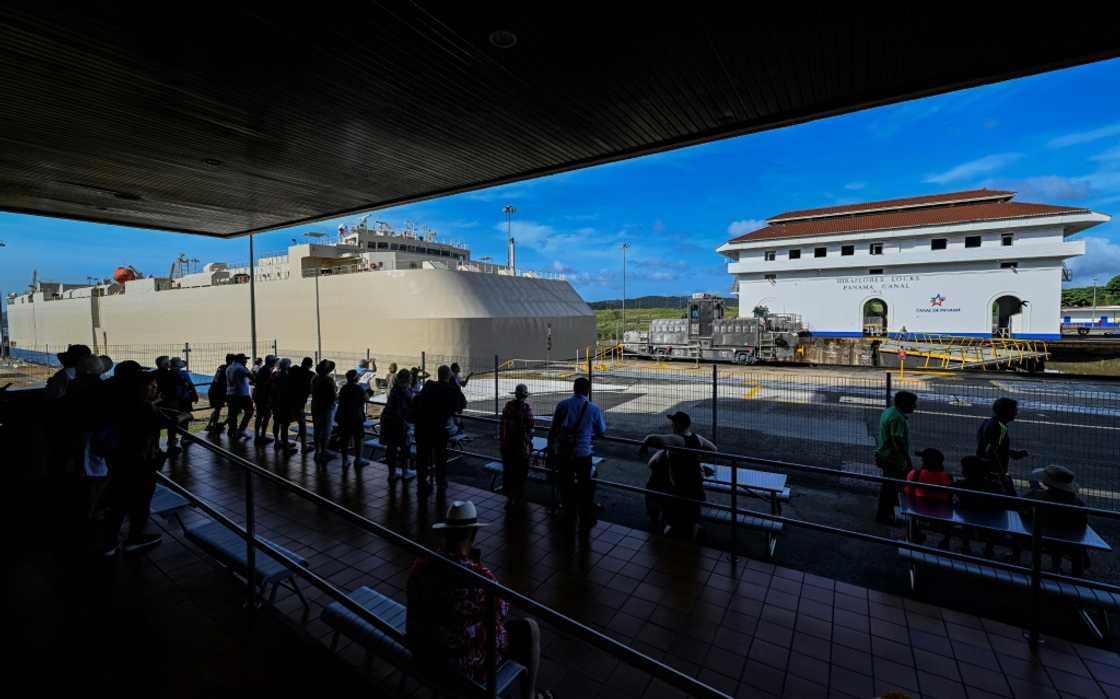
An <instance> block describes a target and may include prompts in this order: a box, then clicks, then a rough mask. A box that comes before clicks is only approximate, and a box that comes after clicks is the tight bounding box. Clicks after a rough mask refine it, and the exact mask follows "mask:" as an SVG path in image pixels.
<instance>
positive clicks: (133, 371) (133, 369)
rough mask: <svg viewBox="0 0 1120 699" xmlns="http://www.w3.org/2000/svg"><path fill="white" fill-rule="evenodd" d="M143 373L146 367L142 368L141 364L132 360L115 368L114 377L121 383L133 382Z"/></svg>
mask: <svg viewBox="0 0 1120 699" xmlns="http://www.w3.org/2000/svg"><path fill="white" fill-rule="evenodd" d="M143 373H144V367H142V366H140V362H134V361H132V360H131V359H126V360H124V361H123V362H121V363H120V364H118V365H116V366H115V367H113V376H115V377H117V378H118V379H120V380H121V381H131V380H132V379H135V378H136V377H137V376H139V375H140V374H143Z"/></svg>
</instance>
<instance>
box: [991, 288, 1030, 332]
mask: <svg viewBox="0 0 1120 699" xmlns="http://www.w3.org/2000/svg"><path fill="white" fill-rule="evenodd" d="M1024 305H1025V302H1024V301H1023V300H1021V299H1020V298H1019V297H1018V296H1010V295H1008V296H1000V297H999V298H997V299H996V300H995V301H993V302H992V337H1011V330H1012V328H1011V322H1012V320H1011V319H1012V318H1013V317H1014V316H1017V315H1019V314H1020V313H1022V312H1023V306H1024Z"/></svg>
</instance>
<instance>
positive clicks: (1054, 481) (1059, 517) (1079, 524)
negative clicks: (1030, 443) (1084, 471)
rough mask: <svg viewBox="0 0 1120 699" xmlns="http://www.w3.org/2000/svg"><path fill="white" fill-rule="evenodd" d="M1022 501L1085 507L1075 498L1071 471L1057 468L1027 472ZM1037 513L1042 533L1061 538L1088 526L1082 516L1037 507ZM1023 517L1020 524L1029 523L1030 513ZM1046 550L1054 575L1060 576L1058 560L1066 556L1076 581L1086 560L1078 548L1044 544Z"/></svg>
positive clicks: (1086, 555) (1083, 514) (1069, 545)
mask: <svg viewBox="0 0 1120 699" xmlns="http://www.w3.org/2000/svg"><path fill="white" fill-rule="evenodd" d="M1023 497H1025V498H1029V499H1031V500H1039V501H1041V502H1052V503H1057V504H1061V505H1075V506H1077V507H1085V501H1084V500H1082V499H1081V497H1080V495H1079V491H1078V488H1077V480H1076V477H1075V476H1074V473H1073V471H1071V470H1070V469H1068V468H1066V467H1065V466H1059V465H1057V464H1051V465H1050V466H1047V467H1046V468H1038V469H1035V470H1034V471H1031V477H1030V490H1028V491H1027V492H1026V493H1025V494H1024V495H1023ZM1038 509H1039V515H1040V516H1041V517H1042V522H1043V529H1044V531H1046V530H1049V531H1051V532H1054V533H1055V534H1058V533H1060V536H1062V538H1072V537H1077V536H1080V534H1081V533H1082V532H1084V531H1085V527H1087V526H1088V525H1089V517H1088V515H1086V514H1085V513H1084V512H1077V511H1072V512H1071V511H1069V510H1064V509H1058V508H1041V507H1040V508H1038ZM1023 515H1024V520H1026V521H1027V522H1028V523H1029V522H1030V521H1031V511H1030V510H1027V511H1026V512H1024V513H1023ZM1046 549H1047V551H1048V552H1049V553H1050V565H1051V568H1052V570H1053V571H1054V572H1055V573H1058V572H1061V568H1062V556H1069V558H1070V563H1071V566H1072V568H1073V574H1074V576H1078V577H1079V576H1081V574H1082V573H1084V572H1085V567H1086V565H1087V564H1088V562H1089V556H1088V554H1087V553H1086V552H1085V550H1084V549H1083V548H1082V547H1080V546H1076V545H1072V544H1058V543H1051V542H1047V544H1046Z"/></svg>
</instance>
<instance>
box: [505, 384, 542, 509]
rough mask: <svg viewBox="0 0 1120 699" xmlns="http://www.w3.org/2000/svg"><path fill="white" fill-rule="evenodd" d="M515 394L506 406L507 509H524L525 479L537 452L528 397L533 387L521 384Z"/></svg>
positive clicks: (531, 410)
mask: <svg viewBox="0 0 1120 699" xmlns="http://www.w3.org/2000/svg"><path fill="white" fill-rule="evenodd" d="M513 396H514V397H513V400H511V401H509V402H508V403H506V407H505V408H504V409H503V410H502V422H501V430H500V431H501V449H502V481H503V486H504V489H505V492H506V498H507V500H506V509H507V510H514V509H518V510H520V509H524V507H525V481H526V480H527V479H528V478H529V461H530V459H531V458H532V455H533V424H534V418H533V408H532V407H531V406H530V405H529V401H528V400H526V399H527V398H528V397H529V387H528V386H526V385H525V384H523V383H519V384H517V387H516V388H514V389H513Z"/></svg>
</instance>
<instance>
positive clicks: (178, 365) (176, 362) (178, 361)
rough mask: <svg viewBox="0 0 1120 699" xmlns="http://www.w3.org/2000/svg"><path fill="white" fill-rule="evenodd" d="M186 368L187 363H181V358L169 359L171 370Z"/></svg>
mask: <svg viewBox="0 0 1120 699" xmlns="http://www.w3.org/2000/svg"><path fill="white" fill-rule="evenodd" d="M186 366H187V363H186V362H185V361H183V358H182V357H172V358H171V368H172V369H183V368H185V367H186Z"/></svg>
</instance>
